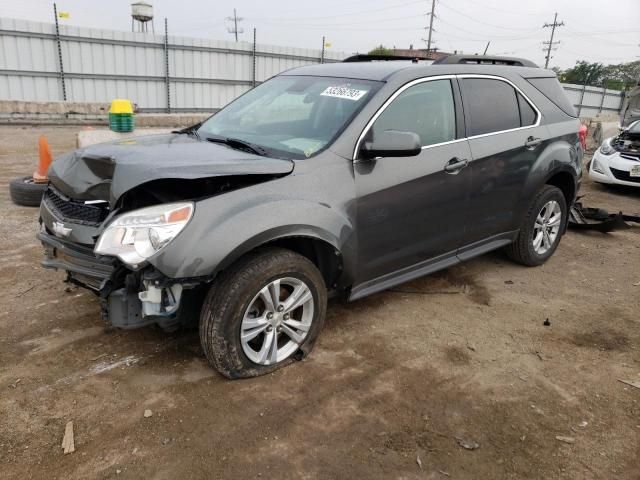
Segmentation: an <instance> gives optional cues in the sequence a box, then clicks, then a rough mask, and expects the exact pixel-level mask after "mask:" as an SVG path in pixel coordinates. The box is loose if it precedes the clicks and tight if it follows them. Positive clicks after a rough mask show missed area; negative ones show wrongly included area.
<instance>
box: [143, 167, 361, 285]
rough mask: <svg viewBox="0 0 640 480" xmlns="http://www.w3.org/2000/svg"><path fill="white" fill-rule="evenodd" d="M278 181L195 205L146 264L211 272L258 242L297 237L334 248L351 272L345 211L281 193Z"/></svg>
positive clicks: (178, 274) (194, 273)
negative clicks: (171, 238) (176, 232)
mask: <svg viewBox="0 0 640 480" xmlns="http://www.w3.org/2000/svg"><path fill="white" fill-rule="evenodd" d="M285 178H286V177H285ZM282 180H284V179H281V180H276V181H273V182H270V183H269V184H264V183H263V184H260V189H259V190H260V193H258V192H257V190H258V189H254V188H252V187H249V188H246V189H241V190H237V191H233V192H229V193H226V194H224V195H220V196H216V197H212V198H209V199H206V200H203V201H200V202H198V203H196V209H195V212H194V215H193V218H192V219H191V221H190V222H189V225H187V227H186V228H185V229H184V230H183V231H182V232H181V233H180V235H178V237H176V239H175V240H174V241H173V242H171V243H170V244H169V245H167V246H166V247H165V248H164V249H163V250H161V251H160V252H159V253H158V254H157V255H155V256H154V257H152V258H151V259H149V263H151V264H152V265H154V266H155V267H156V268H157V269H158V270H160V271H161V272H162V273H163V274H165V275H166V276H168V277H170V278H187V277H199V276H212V275H215V274H216V273H218V272H219V271H220V270H221V269H223V268H224V267H226V266H228V265H230V264H231V263H233V262H234V261H235V260H237V259H238V258H239V257H240V256H242V255H243V254H245V253H247V252H248V251H250V250H252V249H254V248H256V247H258V246H260V245H263V244H265V243H268V242H270V241H273V240H277V239H281V238H288V237H295V236H302V237H308V238H314V239H318V240H321V241H324V242H326V243H328V244H330V245H331V246H333V247H334V248H335V249H336V250H337V251H339V252H340V253H341V255H342V257H343V268H344V273H348V274H352V272H353V269H354V267H355V260H356V256H355V252H356V250H355V238H354V237H355V236H354V229H353V225H352V223H351V221H350V220H349V218H348V216H347V215H346V212H345V211H341V210H340V209H338V208H335V207H332V206H331V205H328V204H325V203H317V202H314V201H310V200H304V199H300V198H292V197H290V196H287V195H285V194H282V193H280V192H281V191H282V190H281V189H276V188H275V186H276V185H278V184H280V183H287V182H283V181H282ZM266 185H269V191H265V186H266ZM278 190H280V192H278V193H276V192H277V191H278ZM309 220H313V222H314V225H310V224H309ZM184 252H189V254H188V255H185V253H184Z"/></svg>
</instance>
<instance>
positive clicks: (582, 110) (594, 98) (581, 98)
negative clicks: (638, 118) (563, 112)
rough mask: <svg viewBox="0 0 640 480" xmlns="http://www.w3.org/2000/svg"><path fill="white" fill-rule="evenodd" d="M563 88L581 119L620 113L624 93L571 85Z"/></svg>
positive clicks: (566, 84)
mask: <svg viewBox="0 0 640 480" xmlns="http://www.w3.org/2000/svg"><path fill="white" fill-rule="evenodd" d="M562 87H563V88H564V91H565V93H566V94H567V97H568V98H569V100H570V101H571V103H573V105H574V107H575V108H576V110H577V111H578V112H579V114H580V116H581V117H594V116H596V115H598V114H609V115H617V114H619V113H620V108H621V107H622V100H623V98H624V92H620V91H619V90H608V89H606V90H605V89H603V88H602V87H592V86H590V85H576V84H571V83H563V84H562Z"/></svg>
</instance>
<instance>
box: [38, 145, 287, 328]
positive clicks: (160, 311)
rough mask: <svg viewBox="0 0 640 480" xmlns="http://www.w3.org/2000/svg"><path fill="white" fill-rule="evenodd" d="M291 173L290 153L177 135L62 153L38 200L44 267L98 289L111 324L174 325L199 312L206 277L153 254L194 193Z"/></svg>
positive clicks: (187, 213)
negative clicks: (170, 271) (277, 154)
mask: <svg viewBox="0 0 640 480" xmlns="http://www.w3.org/2000/svg"><path fill="white" fill-rule="evenodd" d="M206 159H209V160H208V161H207V160H206ZM292 170H293V165H292V162H290V161H287V160H280V159H271V158H266V157H258V156H255V155H250V154H247V153H246V152H239V151H236V150H232V149H230V148H227V147H224V146H220V145H215V144H212V143H208V142H197V141H195V140H193V139H190V138H187V137H184V136H180V135H169V136H157V137H147V138H145V137H142V138H139V139H135V140H129V141H126V142H124V141H123V142H119V143H113V144H102V145H95V146H93V147H89V148H88V149H85V150H79V151H76V152H73V153H71V154H68V155H65V156H63V157H61V158H59V159H57V160H56V161H55V162H54V164H53V165H52V167H51V169H50V172H49V177H50V180H51V183H50V184H49V186H48V189H47V190H46V192H45V194H44V196H43V199H42V203H41V206H40V223H41V231H40V232H39V234H38V239H39V240H40V241H41V242H42V244H43V246H44V252H45V259H44V260H43V262H42V265H43V266H44V267H45V268H53V269H58V270H64V271H66V272H67V279H66V281H67V282H70V283H73V284H76V285H79V286H81V287H84V288H87V289H89V290H91V291H93V292H94V293H96V294H97V295H98V296H99V297H100V300H101V306H102V314H103V317H104V319H105V320H106V321H107V322H108V323H109V324H110V325H112V326H114V327H119V328H125V329H131V328H137V327H141V326H145V325H149V324H158V325H159V326H160V327H161V328H163V329H165V330H174V329H176V328H178V327H179V326H180V325H183V324H185V323H190V322H192V321H195V320H196V319H197V315H198V312H199V307H200V305H201V300H202V298H203V295H204V291H205V289H206V287H207V285H208V284H209V283H210V282H211V281H212V277H197V278H170V277H168V276H166V275H165V274H163V272H161V271H160V270H159V269H158V268H156V267H155V266H154V264H153V263H154V261H153V257H154V255H155V254H156V253H158V252H159V251H161V250H162V249H163V248H164V247H165V246H166V245H167V244H168V243H170V242H171V241H172V240H173V239H174V238H175V237H176V236H177V235H178V234H180V232H181V231H182V230H183V229H184V228H185V227H186V226H187V225H188V224H189V222H190V221H191V219H192V217H193V215H194V213H195V210H196V208H197V207H196V205H197V202H198V201H199V200H201V199H204V198H208V197H211V196H214V195H220V194H222V193H224V192H227V191H230V190H235V189H239V188H243V187H246V186H249V185H253V184H256V183H261V182H264V181H268V180H270V179H273V178H278V177H281V176H283V175H286V174H288V173H290V172H291V171H292ZM188 254H189V252H184V255H185V258H186V257H188Z"/></svg>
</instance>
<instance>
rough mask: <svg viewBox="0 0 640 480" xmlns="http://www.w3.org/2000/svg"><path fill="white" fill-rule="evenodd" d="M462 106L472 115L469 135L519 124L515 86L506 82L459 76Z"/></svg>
mask: <svg viewBox="0 0 640 480" xmlns="http://www.w3.org/2000/svg"><path fill="white" fill-rule="evenodd" d="M462 89H463V91H464V108H465V110H467V111H468V112H469V117H470V119H471V121H470V125H467V129H468V131H467V134H468V135H469V136H473V135H482V134H483V133H491V132H499V131H501V130H509V129H511V128H518V127H520V109H519V108H518V100H517V98H516V93H517V92H516V90H515V89H514V88H513V87H512V86H511V85H509V84H508V83H506V82H503V81H500V80H491V79H487V78H465V79H463V80H462Z"/></svg>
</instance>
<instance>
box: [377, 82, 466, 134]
mask: <svg viewBox="0 0 640 480" xmlns="http://www.w3.org/2000/svg"><path fill="white" fill-rule="evenodd" d="M386 130H403V131H407V132H414V133H417V134H418V135H419V136H420V141H421V142H422V146H427V145H433V144H434V143H442V142H448V141H450V140H454V139H455V138H456V114H455V106H454V102H453V92H452V90H451V82H450V81H449V80H433V81H430V82H422V83H418V84H417V85H414V86H412V87H409V88H407V89H406V90H405V91H404V92H402V93H401V94H400V95H398V96H397V97H396V98H395V99H394V100H393V102H391V103H390V104H389V106H388V107H387V108H386V109H385V110H384V111H383V112H382V113H381V114H380V116H379V117H378V118H377V120H376V121H375V123H374V124H373V127H372V128H371V130H370V131H369V135H373V138H375V136H376V134H379V133H381V132H384V131H386Z"/></svg>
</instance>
